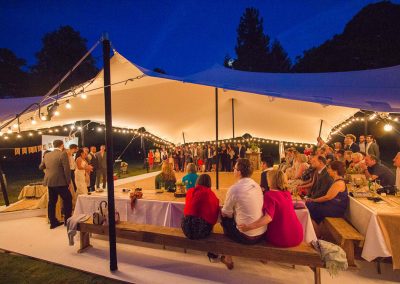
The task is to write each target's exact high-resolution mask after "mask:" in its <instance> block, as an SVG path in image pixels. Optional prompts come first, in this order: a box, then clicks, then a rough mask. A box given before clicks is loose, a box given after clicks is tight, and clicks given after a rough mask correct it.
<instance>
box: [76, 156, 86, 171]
mask: <svg viewBox="0 0 400 284" xmlns="http://www.w3.org/2000/svg"><path fill="white" fill-rule="evenodd" d="M75 162H76V167H77V168H78V169H79V170H86V168H85V167H83V166H82V159H81V158H80V157H79V158H78V159H76V161H75Z"/></svg>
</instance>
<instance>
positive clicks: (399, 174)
mask: <svg viewBox="0 0 400 284" xmlns="http://www.w3.org/2000/svg"><path fill="white" fill-rule="evenodd" d="M393 165H394V166H395V167H396V186H397V189H398V190H400V152H397V155H396V157H394V159H393Z"/></svg>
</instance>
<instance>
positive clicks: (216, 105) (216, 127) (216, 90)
mask: <svg viewBox="0 0 400 284" xmlns="http://www.w3.org/2000/svg"><path fill="white" fill-rule="evenodd" d="M215 144H216V148H215V149H216V150H217V163H216V164H217V166H216V168H215V174H216V183H217V184H216V188H217V189H219V152H218V88H215Z"/></svg>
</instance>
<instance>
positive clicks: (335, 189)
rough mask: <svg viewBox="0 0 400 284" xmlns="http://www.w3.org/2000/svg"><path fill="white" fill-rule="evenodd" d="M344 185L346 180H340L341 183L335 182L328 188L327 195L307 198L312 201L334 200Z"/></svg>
mask: <svg viewBox="0 0 400 284" xmlns="http://www.w3.org/2000/svg"><path fill="white" fill-rule="evenodd" d="M343 187H344V182H340V183H334V184H333V185H332V186H331V187H330V188H329V190H328V192H327V193H326V195H324V196H321V197H318V198H315V199H311V198H310V199H307V201H312V202H317V203H320V202H326V201H329V200H332V199H334V198H335V197H336V195H338V193H339V192H340V191H342V189H343Z"/></svg>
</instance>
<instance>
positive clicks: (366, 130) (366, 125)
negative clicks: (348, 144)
mask: <svg viewBox="0 0 400 284" xmlns="http://www.w3.org/2000/svg"><path fill="white" fill-rule="evenodd" d="M364 135H365V137H367V135H368V115H367V113H366V112H365V113H364Z"/></svg>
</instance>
